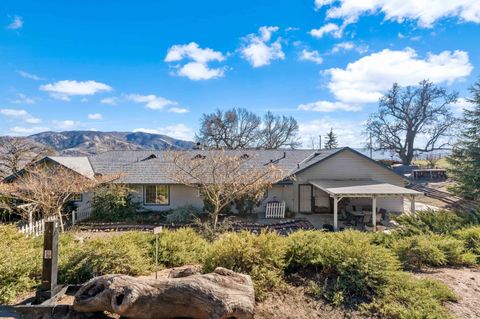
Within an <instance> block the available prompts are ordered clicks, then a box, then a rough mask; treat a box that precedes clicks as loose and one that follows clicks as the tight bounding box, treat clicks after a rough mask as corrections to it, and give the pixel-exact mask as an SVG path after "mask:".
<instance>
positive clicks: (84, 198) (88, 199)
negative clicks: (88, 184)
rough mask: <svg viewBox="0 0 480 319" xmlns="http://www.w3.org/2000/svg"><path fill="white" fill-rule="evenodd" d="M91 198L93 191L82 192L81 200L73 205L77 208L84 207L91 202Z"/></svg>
mask: <svg viewBox="0 0 480 319" xmlns="http://www.w3.org/2000/svg"><path fill="white" fill-rule="evenodd" d="M92 199H93V193H83V194H82V201H80V202H75V205H76V206H77V207H79V208H81V207H85V206H87V205H90V204H91V200H92Z"/></svg>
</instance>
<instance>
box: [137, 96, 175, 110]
mask: <svg viewBox="0 0 480 319" xmlns="http://www.w3.org/2000/svg"><path fill="white" fill-rule="evenodd" d="M127 100H129V101H132V102H134V103H144V104H145V107H147V108H149V109H152V110H161V109H163V108H164V107H165V106H168V105H177V104H178V103H177V102H175V101H171V100H169V99H166V98H164V97H161V96H156V95H154V94H149V95H140V94H129V95H127Z"/></svg>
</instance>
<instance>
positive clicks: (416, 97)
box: [365, 80, 457, 165]
mask: <svg viewBox="0 0 480 319" xmlns="http://www.w3.org/2000/svg"><path fill="white" fill-rule="evenodd" d="M456 101H457V93H450V92H448V91H447V90H446V89H445V88H442V87H439V86H437V85H435V84H433V83H432V82H429V81H427V80H424V81H422V82H420V83H419V84H418V85H417V86H407V87H401V86H400V85H398V84H396V83H395V84H393V86H392V88H391V89H390V90H389V91H388V92H387V93H386V94H385V96H383V97H382V98H381V99H380V102H379V108H378V111H377V112H376V113H374V114H372V115H371V116H370V118H369V120H368V121H367V123H366V127H365V128H366V133H367V134H368V135H370V136H371V137H372V145H369V147H371V148H372V149H373V150H375V151H389V152H391V153H393V154H395V155H397V156H398V157H399V158H400V159H401V161H402V162H403V164H406V165H410V163H411V162H412V159H413V157H414V155H416V154H421V153H425V152H431V151H434V150H442V149H446V148H448V146H449V142H448V140H447V137H448V135H449V134H450V132H451V129H452V128H453V127H454V125H455V124H456V122H457V121H456V119H455V117H454V115H453V113H452V112H451V111H450V107H451V104H453V103H455V102H456Z"/></svg>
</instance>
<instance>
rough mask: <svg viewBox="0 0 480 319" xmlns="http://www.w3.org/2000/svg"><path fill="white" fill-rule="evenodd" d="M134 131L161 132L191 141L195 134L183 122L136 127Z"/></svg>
mask: <svg viewBox="0 0 480 319" xmlns="http://www.w3.org/2000/svg"><path fill="white" fill-rule="evenodd" d="M133 131H134V132H145V133H150V134H162V135H167V136H170V137H173V138H176V139H180V140H186V141H191V140H193V137H194V135H195V133H194V131H193V130H192V129H191V128H190V127H188V126H186V125H185V124H175V125H169V126H165V127H159V128H156V129H147V128H137V129H135V130H133Z"/></svg>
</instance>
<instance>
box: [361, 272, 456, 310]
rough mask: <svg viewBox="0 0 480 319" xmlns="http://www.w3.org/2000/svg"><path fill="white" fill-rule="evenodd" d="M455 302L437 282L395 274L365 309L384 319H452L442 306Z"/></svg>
mask: <svg viewBox="0 0 480 319" xmlns="http://www.w3.org/2000/svg"><path fill="white" fill-rule="evenodd" d="M455 300H456V297H455V295H454V294H453V292H452V291H451V290H450V289H449V288H448V287H447V286H446V285H444V284H442V283H440V282H438V281H435V280H430V279H416V278H414V277H413V276H412V275H410V274H407V273H404V272H394V273H392V275H391V276H390V278H389V280H388V284H387V285H385V286H384V287H383V288H382V290H381V291H380V293H379V294H378V296H377V297H375V298H374V299H373V301H372V302H371V303H369V304H365V305H363V306H362V308H363V310H364V311H365V312H367V313H368V315H371V314H374V315H375V316H376V317H378V318H382V319H421V318H422V319H423V318H425V319H430V318H431V319H451V318H452V316H451V315H450V314H449V313H448V312H447V310H446V309H445V308H444V307H443V306H442V303H443V302H445V301H455Z"/></svg>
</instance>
